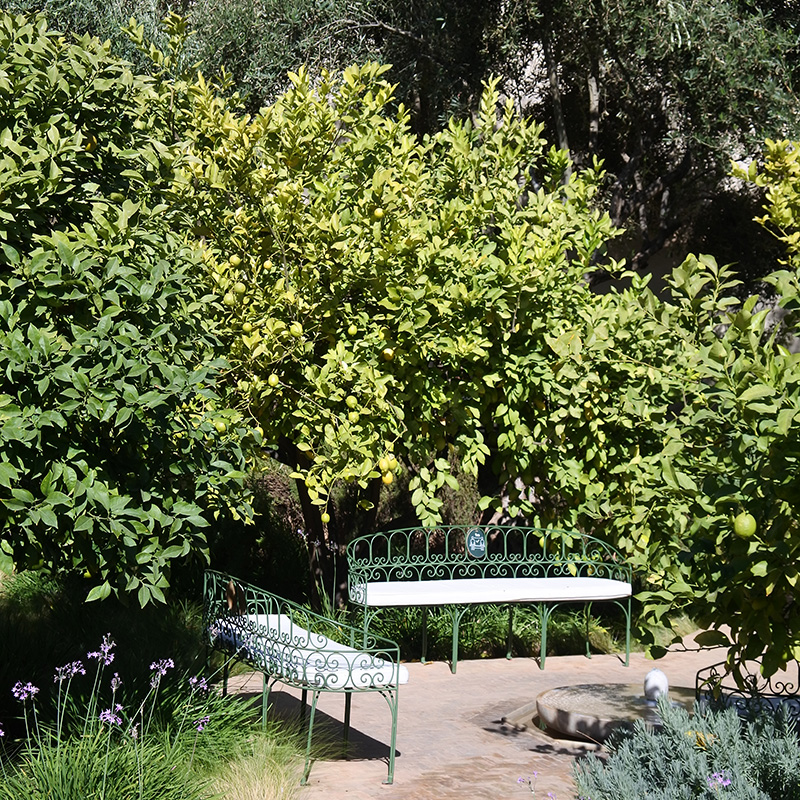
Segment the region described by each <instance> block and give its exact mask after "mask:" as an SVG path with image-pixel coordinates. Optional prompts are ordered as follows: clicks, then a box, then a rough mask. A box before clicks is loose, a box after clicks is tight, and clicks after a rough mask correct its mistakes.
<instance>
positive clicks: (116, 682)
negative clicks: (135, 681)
mask: <svg viewBox="0 0 800 800" xmlns="http://www.w3.org/2000/svg"><path fill="white" fill-rule="evenodd" d="M120 686H122V678H120V676H119V672H115V673H114V677H113V678H112V679H111V691H112V692H116V691H117V689H119V687H120Z"/></svg>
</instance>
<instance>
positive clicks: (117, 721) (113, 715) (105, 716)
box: [100, 703, 122, 800]
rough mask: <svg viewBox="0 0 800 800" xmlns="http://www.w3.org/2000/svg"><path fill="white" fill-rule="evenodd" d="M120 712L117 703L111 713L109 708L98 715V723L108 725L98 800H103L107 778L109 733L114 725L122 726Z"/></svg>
mask: <svg viewBox="0 0 800 800" xmlns="http://www.w3.org/2000/svg"><path fill="white" fill-rule="evenodd" d="M120 711H122V706H121V705H120V704H119V703H117V704H116V705H115V706H114V707H113V711H112V709H110V708H107V709H106V710H105V711H102V712H101V713H100V722H101V723H105V724H107V725H108V737H107V738H106V757H105V761H104V762H103V788H102V789H101V790H100V800H103V799H104V798H105V796H106V779H107V777H108V754H109V751H110V750H111V731H112V730H113V729H114V726H115V725H122V718H121V717H120V716H119V712H120Z"/></svg>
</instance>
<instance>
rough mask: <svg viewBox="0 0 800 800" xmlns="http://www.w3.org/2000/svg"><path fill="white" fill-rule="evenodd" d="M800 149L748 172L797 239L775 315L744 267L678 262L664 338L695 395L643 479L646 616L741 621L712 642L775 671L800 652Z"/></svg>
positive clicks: (668, 421)
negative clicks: (739, 277) (743, 280)
mask: <svg viewBox="0 0 800 800" xmlns="http://www.w3.org/2000/svg"><path fill="white" fill-rule="evenodd" d="M797 159H798V144H797V143H790V142H767V144H766V150H765V154H764V160H763V165H761V166H759V164H758V163H755V162H754V163H753V164H752V165H751V166H750V167H748V168H747V169H745V168H742V167H740V168H738V169H737V170H736V174H737V175H738V176H739V177H740V178H744V179H747V180H751V181H754V182H756V183H757V184H759V185H761V186H763V187H765V188H766V190H767V193H766V197H767V205H766V214H765V215H764V217H763V218H762V221H763V222H764V223H765V224H767V225H768V226H770V227H771V229H772V230H773V231H774V232H775V233H776V234H777V235H778V236H779V238H780V239H781V240H782V241H783V242H784V244H785V245H786V259H785V262H784V264H783V265H782V267H783V268H781V269H779V270H777V271H776V272H774V273H772V274H771V275H770V276H768V277H767V278H766V282H767V285H768V286H770V287H771V288H772V290H773V292H774V297H775V304H776V305H775V308H776V311H773V310H772V306H771V305H770V304H766V305H765V304H764V302H763V301H762V300H761V298H760V297H757V296H752V297H749V298H747V299H746V300H745V301H744V302H742V300H741V299H740V298H739V297H737V296H736V294H735V287H736V281H735V280H734V277H733V274H732V272H731V270H730V269H727V268H724V267H719V266H718V265H717V264H716V262H715V261H714V260H713V259H711V258H710V257H700V258H694V257H693V258H690V259H689V260H688V261H687V262H686V264H684V265H683V266H682V267H681V268H679V269H678V270H676V272H675V275H674V278H673V295H672V298H671V299H669V300H668V301H667V302H665V303H664V304H663V305H659V306H654V308H656V307H657V308H658V315H657V316H654V317H653V323H652V328H651V335H652V336H653V337H654V338H663V339H664V340H667V341H670V340H671V341H673V342H677V353H676V359H675V363H676V364H680V365H682V366H681V368H680V370H673V371H672V375H671V377H672V378H674V379H680V380H682V381H683V382H684V394H683V400H682V403H681V405H680V406H679V407H675V408H674V410H673V414H672V415H670V416H667V417H665V418H663V419H662V420H655V422H656V424H657V427H658V428H659V429H660V430H661V435H662V437H663V441H664V447H663V448H662V449H661V451H660V452H654V453H653V454H652V455H651V456H649V457H648V458H646V459H645V460H644V462H643V463H642V465H641V469H640V471H639V473H638V474H637V476H636V480H635V482H634V487H635V494H636V497H637V500H636V503H635V505H634V506H633V508H634V509H638V511H637V510H634V513H635V514H636V513H638V514H639V516H641V519H642V524H643V526H644V527H643V530H646V532H647V538H644V537H639V548H638V555H637V558H638V559H639V561H640V563H641V565H642V567H643V569H646V570H647V571H648V573H649V575H650V579H651V591H648V592H646V593H645V594H644V595H643V596H642V599H643V600H644V612H645V614H647V615H649V616H651V618H653V619H658V618H664V617H665V616H666V615H667V614H668V613H669V612H671V611H674V610H675V609H676V608H678V607H680V606H684V607H685V608H687V609H688V610H689V613H691V614H693V615H694V616H695V617H696V618H697V619H698V620H699V621H700V622H701V624H703V625H706V626H709V627H711V626H713V627H714V628H718V627H719V626H724V625H727V626H730V630H731V635H730V637H728V636H727V635H723V633H722V632H720V631H718V630H717V631H715V632H712V633H710V634H708V636H707V637H706V641H708V642H717V643H721V644H727V645H728V647H729V658H730V660H731V663H732V664H735V663H737V662H738V661H739V660H741V659H742V658H754V657H757V656H762V654H763V664H764V671H765V673H767V674H772V673H773V672H775V671H776V670H777V669H779V668H781V667H783V666H784V665H785V664H786V663H787V662H788V661H792V660H797V659H798V658H799V657H800V614H798V597H797V584H798V579H799V578H800V575H799V574H798V569H797V564H798V560H799V559H800V471H799V470H798V459H800V424H798V422H800V354H799V353H797V352H796V346H794V345H793V342H794V343H795V344H796V338H795V337H797V334H798V309H800V286H799V285H798V274H800V233H798V231H800V204H798V196H799V195H798V190H800V170H798V161H797ZM650 302H653V301H650ZM676 334H677V336H676ZM665 366H666V365H665ZM668 372H669V370H668Z"/></svg>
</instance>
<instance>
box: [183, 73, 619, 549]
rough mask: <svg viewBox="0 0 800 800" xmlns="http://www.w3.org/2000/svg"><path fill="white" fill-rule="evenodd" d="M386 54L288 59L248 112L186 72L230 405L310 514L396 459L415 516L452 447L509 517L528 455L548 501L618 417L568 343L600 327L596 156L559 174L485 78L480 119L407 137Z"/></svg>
mask: <svg viewBox="0 0 800 800" xmlns="http://www.w3.org/2000/svg"><path fill="white" fill-rule="evenodd" d="M384 71H385V70H384V69H383V68H380V67H378V66H377V65H374V64H372V65H367V66H365V67H363V68H355V67H354V68H350V69H348V70H347V71H346V72H345V73H344V77H343V80H342V82H341V83H336V82H334V81H333V79H331V78H329V77H327V76H326V75H324V76H323V78H322V80H321V82H320V84H319V85H317V86H312V85H311V84H310V81H309V78H308V76H307V75H306V74H305V73H304V72H301V73H300V74H298V75H295V76H293V82H294V86H293V88H292V89H291V90H290V91H289V92H287V93H286V94H285V95H284V96H282V97H281V98H280V99H279V100H278V101H277V102H276V103H275V104H274V105H272V106H269V107H267V108H266V109H265V110H264V111H263V112H262V113H260V114H259V115H257V116H256V117H253V118H249V117H247V116H242V115H241V114H237V113H236V111H235V109H234V110H233V111H231V110H230V108H229V107H228V106H227V105H226V103H225V101H224V100H223V99H222V98H220V97H219V96H218V95H216V94H215V93H214V91H213V89H212V88H211V87H209V86H207V85H206V84H205V83H204V82H201V83H199V84H197V86H195V87H194V88H193V90H192V91H193V96H194V102H195V107H194V113H195V123H194V125H193V126H192V127H193V128H194V130H195V142H194V147H193V151H192V156H191V158H192V160H191V166H190V167H189V168H188V169H187V170H186V171H185V180H184V182H183V183H182V184H180V185H179V186H177V187H176V193H177V194H180V195H181V198H182V200H183V202H185V203H187V205H189V206H190V208H191V209H192V210H193V213H194V215H195V221H194V223H193V225H194V228H195V230H199V231H202V232H203V234H204V237H205V244H206V250H205V261H206V264H207V266H208V274H209V282H210V285H211V286H213V287H214V289H215V291H216V292H217V297H218V303H217V304H216V305H215V306H214V308H215V310H216V311H217V313H218V315H219V319H220V320H221V322H222V323H223V324H225V325H226V326H227V327H228V329H229V331H230V332H231V336H232V341H231V353H230V358H231V362H232V363H233V364H234V365H235V369H236V377H237V378H238V381H237V383H236V386H235V388H236V391H237V393H238V396H239V398H240V402H241V408H242V412H243V413H247V414H249V415H251V417H252V419H253V421H254V423H258V424H259V425H260V426H261V429H262V431H263V435H264V438H265V440H266V442H267V444H269V445H270V446H271V448H272V453H273V455H274V456H275V457H277V458H279V459H281V460H283V461H284V462H285V463H287V464H289V465H290V466H291V467H292V469H294V470H295V475H296V477H297V478H299V479H301V481H302V483H301V495H302V494H305V493H307V499H308V501H309V502H308V503H307V504H306V507H305V508H304V512H305V516H306V523H307V524H308V526H309V529H311V530H318V531H319V532H320V533H321V530H320V529H319V527H318V524H319V520H320V515H319V511H321V512H322V513H323V514H324V515H326V516H325V518H324V519H323V521H328V519H327V515H329V514H332V513H333V511H334V509H333V507H332V506H328V498H329V495H330V491H331V488H332V487H333V486H335V485H336V484H337V483H339V482H345V483H347V482H355V483H358V484H359V485H360V486H361V488H362V489H363V490H368V489H369V486H370V484H372V486H373V487H376V486H377V487H380V482H381V481H383V483H384V484H389V483H391V482H392V480H393V473H394V472H395V470H396V468H397V463H398V462H400V463H402V464H403V465H405V466H406V468H407V469H409V470H410V473H411V476H412V477H411V482H410V485H409V489H410V491H411V493H412V494H411V498H412V503H413V505H414V507H415V509H416V513H417V515H418V517H419V518H420V519H421V520H423V521H424V522H435V521H436V520H437V519H439V510H440V507H441V500H440V498H438V497H437V492H438V491H439V490H440V489H441V488H442V487H443V486H445V485H452V486H455V485H456V483H455V478H454V476H453V475H452V472H451V459H450V455H452V454H455V455H456V457H457V458H458V459H459V460H460V467H461V469H462V470H464V471H466V472H467V473H473V474H478V475H479V479H480V481H481V483H482V484H483V485H484V486H485V488H486V491H487V496H486V500H485V503H484V507H485V506H488V505H490V504H491V502H492V501H494V500H495V499H496V498H497V497H498V486H504V485H509V487H510V490H511V491H512V494H513V495H514V503H513V504H512V506H511V507H510V508H509V509H508V513H510V514H511V515H512V516H513V515H515V514H516V513H517V512H518V511H519V510H520V509H521V508H527V509H528V510H530V509H531V504H530V502H527V505H518V504H517V503H516V500H517V499H518V498H519V496H520V491H519V488H515V485H514V483H515V480H516V479H517V478H519V477H520V476H522V475H523V473H524V474H525V476H526V482H527V484H528V485H529V486H533V485H534V483H535V482H536V481H538V480H539V479H540V478H542V477H543V476H547V483H546V485H543V486H542V492H543V494H544V495H545V496H546V497H547V498H548V499H553V498H554V496H555V495H557V494H558V492H559V490H560V489H561V488H562V487H563V488H565V490H575V491H578V492H580V489H579V488H578V486H577V483H578V480H579V478H578V476H577V475H576V474H575V472H576V470H577V469H578V467H577V464H578V460H582V459H583V456H584V454H585V452H586V450H587V448H589V447H591V445H592V442H596V445H597V448H596V449H597V452H600V451H602V450H603V449H604V446H605V442H606V434H605V432H604V431H603V426H604V425H606V424H608V423H609V422H610V420H597V421H595V420H594V418H593V416H592V414H591V413H589V411H587V410H586V409H585V408H584V406H585V405H588V404H590V398H591V394H592V392H594V391H596V389H597V387H596V386H593V385H591V384H593V383H603V381H606V380H607V381H608V382H609V383H610V384H611V385H614V384H615V383H616V382H617V378H616V377H615V376H606V375H604V376H603V377H600V376H597V375H595V374H594V373H593V372H592V366H591V364H590V363H585V362H584V361H583V357H582V355H581V353H582V349H583V348H584V346H586V347H590V348H595V349H596V350H598V351H599V352H602V350H603V342H604V341H605V339H606V338H607V337H608V335H609V333H608V330H607V327H604V326H602V325H600V324H599V319H598V318H597V316H596V315H597V314H600V315H602V313H603V312H602V311H597V302H596V299H595V298H594V296H593V295H592V294H591V292H590V290H589V288H588V286H587V284H586V281H585V275H586V272H587V270H589V269H590V268H591V265H592V264H593V263H594V259H596V258H598V256H599V254H600V253H602V250H603V248H604V246H605V242H606V240H607V239H608V238H610V237H612V236H613V235H614V231H613V228H612V227H611V224H610V222H609V220H608V217H607V216H605V215H602V214H600V213H599V212H598V211H597V210H595V209H594V208H593V205H592V200H593V197H594V195H595V192H596V185H597V181H598V179H599V177H600V175H599V172H598V171H597V169H587V170H584V171H582V172H580V173H573V174H572V175H571V176H568V165H569V162H568V159H567V157H566V154H565V153H563V152H560V151H557V150H555V149H554V148H548V147H547V146H546V144H545V142H544V141H543V139H542V138H541V135H540V132H541V128H540V126H538V125H535V124H532V123H529V122H526V121H524V120H522V119H520V118H519V117H518V116H517V115H516V113H515V112H514V111H513V108H512V106H511V105H510V104H506V105H505V106H502V107H499V106H498V97H497V93H496V90H495V89H494V87H489V88H488V89H487V90H486V92H485V94H484V99H483V104H482V111H481V115H480V117H479V118H478V119H477V120H476V122H475V123H474V124H473V123H468V122H457V121H452V122H451V124H450V125H449V126H448V128H447V130H445V131H443V132H441V133H440V134H436V135H434V136H432V137H430V138H426V139H425V140H423V141H419V140H418V139H416V138H415V137H414V136H412V135H411V133H410V131H409V127H408V117H407V115H406V114H405V113H404V112H403V111H402V110H401V112H400V113H399V114H398V115H394V114H393V113H392V112H391V110H390V109H389V108H387V104H388V102H389V100H390V98H391V87H390V86H389V85H388V84H387V83H385V82H384V81H383V80H381V78H380V76H381V73H382V72H384ZM600 305H601V307H604V305H603V303H602V302H601V304H600ZM209 310H210V309H209ZM596 323H597V324H596ZM595 327H596V328H597V330H593V328H595ZM584 343H586V344H585V345H584ZM576 408H577V419H576V420H574V421H572V420H571V417H572V416H573V413H574V412H575V409H576ZM609 439H610V437H609ZM628 445H630V443H629V442H628V443H626V442H621V441H618V440H616V439H615V440H614V441H613V442H612V441H609V448H610V449H611V450H612V451H613V452H614V453H615V454H617V455H620V454H623V453H622V451H621V450H620V451H618V449H617V448H625V447H626V446H628ZM630 446H632V445H630ZM624 455H625V456H627V450H626V451H625V452H624ZM594 458H595V456H594V454H591V455H590V456H589V460H590V461H591V460H593V459H594ZM597 459H598V464H600V465H603V464H604V463H605V461H604V457H603V456H602V455H600V456H598V457H597ZM364 502H365V503H366V502H371V498H370V496H369V495H368V494H367V495H366V496H365V497H364ZM315 505H316V506H318V507H319V511H315V510H314V506H315ZM548 507H549V504H548ZM331 524H332V525H335V521H331ZM340 533H343V532H341V531H340ZM319 538H323V537H322V536H320V537H319ZM338 538H339V540H340V541H341V537H338Z"/></svg>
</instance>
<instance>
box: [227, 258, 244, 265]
mask: <svg viewBox="0 0 800 800" xmlns="http://www.w3.org/2000/svg"><path fill="white" fill-rule="evenodd" d="M228 261H230V262H231V264H233V266H234V267H238V266H239V264H241V263H242V259H241V258H239V256H237V255H232V256H231V257H230V258H229V259H228Z"/></svg>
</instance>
